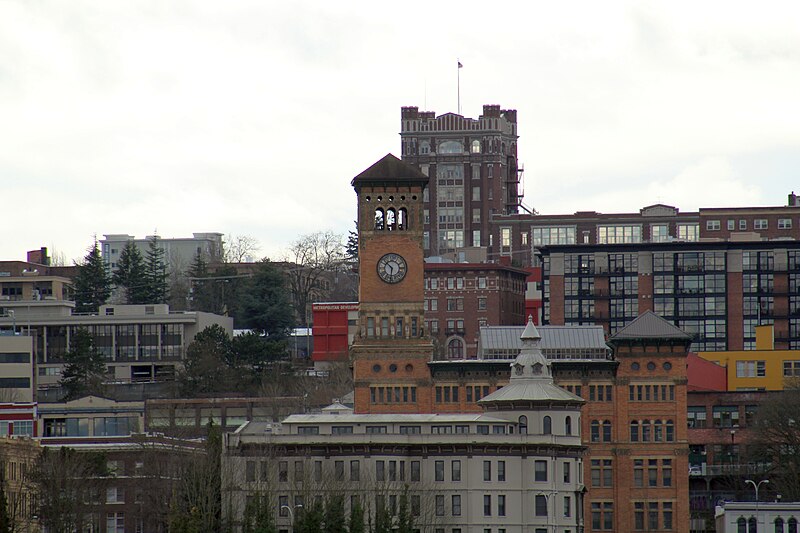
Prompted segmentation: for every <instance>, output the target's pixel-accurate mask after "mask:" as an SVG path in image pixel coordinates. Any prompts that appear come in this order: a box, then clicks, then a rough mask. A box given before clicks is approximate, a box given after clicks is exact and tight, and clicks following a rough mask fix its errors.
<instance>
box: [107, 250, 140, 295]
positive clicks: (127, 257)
mask: <svg viewBox="0 0 800 533" xmlns="http://www.w3.org/2000/svg"><path fill="white" fill-rule="evenodd" d="M112 280H113V282H114V285H116V286H117V287H121V288H123V289H124V290H125V303H127V304H144V303H148V302H147V278H146V277H145V269H144V259H143V258H142V253H141V252H140V251H139V248H138V247H137V246H136V244H134V242H133V241H128V242H127V243H126V244H125V248H123V249H122V253H120V255H119V261H118V262H117V270H116V271H115V272H114V275H113V277H112Z"/></svg>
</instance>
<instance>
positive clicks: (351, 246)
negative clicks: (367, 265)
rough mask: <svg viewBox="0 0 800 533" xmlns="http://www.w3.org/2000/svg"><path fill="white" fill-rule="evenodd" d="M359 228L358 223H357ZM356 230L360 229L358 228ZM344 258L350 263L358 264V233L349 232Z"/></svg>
mask: <svg viewBox="0 0 800 533" xmlns="http://www.w3.org/2000/svg"><path fill="white" fill-rule="evenodd" d="M356 226H358V223H356ZM356 230H358V228H357V227H356ZM344 257H345V259H347V260H348V261H352V262H354V263H358V232H357V231H353V230H350V231H348V232H347V242H346V243H345V245H344Z"/></svg>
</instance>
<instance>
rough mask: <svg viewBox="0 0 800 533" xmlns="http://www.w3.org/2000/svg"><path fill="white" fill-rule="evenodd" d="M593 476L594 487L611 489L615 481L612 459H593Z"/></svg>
mask: <svg viewBox="0 0 800 533" xmlns="http://www.w3.org/2000/svg"><path fill="white" fill-rule="evenodd" d="M590 464H591V476H592V486H593V487H611V486H612V480H613V476H612V474H613V471H612V468H611V466H612V462H611V459H592V460H591V463H590Z"/></svg>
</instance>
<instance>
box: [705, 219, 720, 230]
mask: <svg viewBox="0 0 800 533" xmlns="http://www.w3.org/2000/svg"><path fill="white" fill-rule="evenodd" d="M706 229H707V230H708V231H719V229H720V223H719V220H706Z"/></svg>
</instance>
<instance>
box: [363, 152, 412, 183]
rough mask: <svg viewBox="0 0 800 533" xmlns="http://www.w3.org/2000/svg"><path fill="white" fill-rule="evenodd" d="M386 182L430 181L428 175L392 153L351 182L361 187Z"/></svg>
mask: <svg viewBox="0 0 800 533" xmlns="http://www.w3.org/2000/svg"><path fill="white" fill-rule="evenodd" d="M386 182H390V183H391V182H394V183H398V182H399V183H402V184H404V185H407V184H411V183H423V184H424V183H428V176H426V175H425V174H423V173H422V172H420V171H419V169H417V168H416V167H414V166H412V165H409V164H408V163H405V162H403V161H401V160H400V159H398V158H396V157H395V156H393V155H392V154H386V155H385V156H384V157H383V159H381V160H379V161H378V162H376V163H375V164H374V165H372V166H371V167H369V168H368V169H367V170H365V171H364V172H362V173H361V174H359V175H358V176H356V177H355V178H353V181H351V182H350V184H351V185H352V186H353V187H360V186H363V185H367V184H373V183H386Z"/></svg>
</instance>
